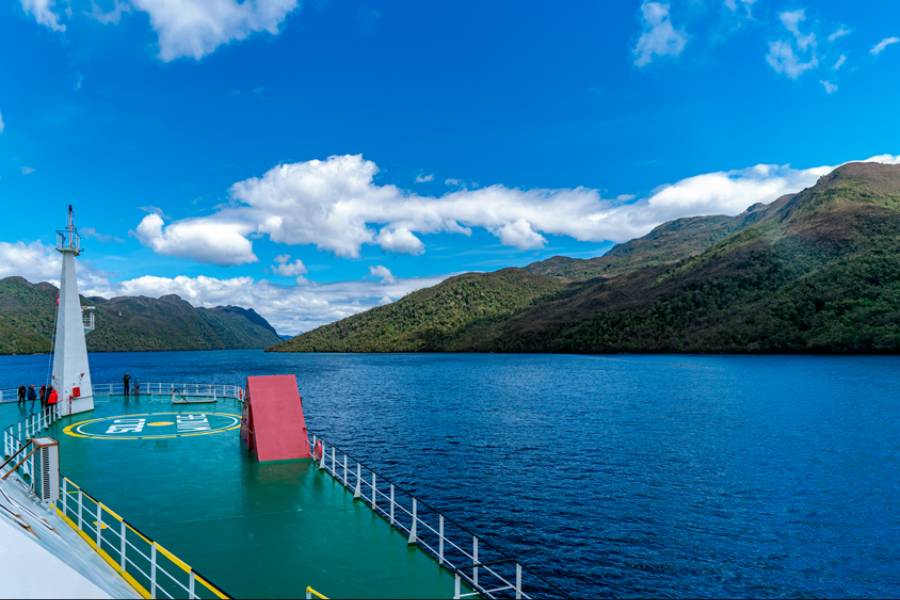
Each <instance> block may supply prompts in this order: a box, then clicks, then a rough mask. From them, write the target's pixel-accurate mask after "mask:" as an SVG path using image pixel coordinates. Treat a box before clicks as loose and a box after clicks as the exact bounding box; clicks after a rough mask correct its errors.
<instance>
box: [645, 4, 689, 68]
mask: <svg viewBox="0 0 900 600" xmlns="http://www.w3.org/2000/svg"><path fill="white" fill-rule="evenodd" d="M641 18H642V22H643V26H644V31H643V33H641V37H640V38H638V42H637V45H636V46H635V47H634V51H633V52H634V56H635V59H634V64H636V65H637V66H639V67H644V66H646V65H649V64H650V63H651V62H652V61H653V58H654V57H655V56H678V55H679V54H681V51H682V50H684V47H685V45H686V44H687V41H688V35H687V33H685V31H684V29H675V27H674V26H673V25H672V19H671V17H670V15H669V5H668V4H662V3H660V2H647V1H646V0H645V1H644V3H643V4H641Z"/></svg>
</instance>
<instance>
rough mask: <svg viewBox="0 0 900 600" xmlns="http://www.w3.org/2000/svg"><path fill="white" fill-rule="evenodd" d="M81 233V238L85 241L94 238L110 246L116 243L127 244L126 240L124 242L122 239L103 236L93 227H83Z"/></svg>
mask: <svg viewBox="0 0 900 600" xmlns="http://www.w3.org/2000/svg"><path fill="white" fill-rule="evenodd" d="M79 232H80V233H81V237H83V238H85V239H91V238H93V239H95V240H97V241H98V242H100V243H101V244H108V243H109V242H116V243H119V244H124V243H125V240H123V239H122V238H120V237H117V236H113V235H105V234H102V233H100V232H99V231H97V230H96V229H94V228H93V227H82V228H81V229H79Z"/></svg>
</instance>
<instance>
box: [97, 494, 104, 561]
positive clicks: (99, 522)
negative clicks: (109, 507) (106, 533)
mask: <svg viewBox="0 0 900 600" xmlns="http://www.w3.org/2000/svg"><path fill="white" fill-rule="evenodd" d="M102 536H103V503H102V502H98V503H97V550H103V546H102V544H103V537H102Z"/></svg>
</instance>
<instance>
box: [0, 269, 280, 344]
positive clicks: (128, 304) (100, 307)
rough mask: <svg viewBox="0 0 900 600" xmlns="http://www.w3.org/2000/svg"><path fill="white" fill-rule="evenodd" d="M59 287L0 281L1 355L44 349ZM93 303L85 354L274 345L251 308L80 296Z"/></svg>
mask: <svg viewBox="0 0 900 600" xmlns="http://www.w3.org/2000/svg"><path fill="white" fill-rule="evenodd" d="M57 294H58V290H57V288H56V287H54V286H52V285H50V284H49V283H38V284H34V285H32V284H31V283H29V282H28V281H26V280H25V279H22V278H21V277H8V278H6V279H3V280H0V354H31V353H38V352H49V351H50V349H51V339H52V335H53V325H54V318H55V314H56V297H57ZM82 306H95V307H96V330H95V331H93V332H91V333H89V334H88V335H87V346H88V351H90V352H136V351H154V350H231V349H249V348H265V347H266V346H270V345H272V344H275V343H278V342H279V341H280V338H279V337H278V336H277V335H276V334H275V330H274V329H273V328H272V326H271V325H269V323H268V322H266V321H265V319H263V318H262V317H260V316H259V315H258V314H256V312H254V311H253V310H246V309H243V308H238V307H232V306H229V307H218V308H213V309H206V308H194V307H193V306H191V305H190V304H189V303H187V302H185V301H184V300H182V299H181V298H179V297H178V296H163V297H162V298H159V299H154V298H145V297H135V298H132V297H125V298H113V299H111V300H106V299H104V298H83V297H82Z"/></svg>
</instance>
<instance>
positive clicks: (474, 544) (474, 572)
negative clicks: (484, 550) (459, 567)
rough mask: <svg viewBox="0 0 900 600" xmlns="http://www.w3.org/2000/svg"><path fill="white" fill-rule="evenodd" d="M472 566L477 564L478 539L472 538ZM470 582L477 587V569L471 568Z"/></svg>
mask: <svg viewBox="0 0 900 600" xmlns="http://www.w3.org/2000/svg"><path fill="white" fill-rule="evenodd" d="M472 564H475V565H477V564H478V537H477V536H474V535H473V536H472ZM472 582H473V583H474V584H475V587H478V567H472Z"/></svg>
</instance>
